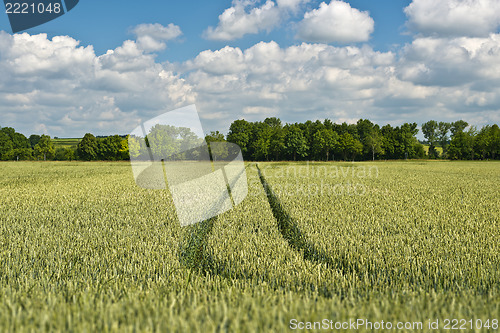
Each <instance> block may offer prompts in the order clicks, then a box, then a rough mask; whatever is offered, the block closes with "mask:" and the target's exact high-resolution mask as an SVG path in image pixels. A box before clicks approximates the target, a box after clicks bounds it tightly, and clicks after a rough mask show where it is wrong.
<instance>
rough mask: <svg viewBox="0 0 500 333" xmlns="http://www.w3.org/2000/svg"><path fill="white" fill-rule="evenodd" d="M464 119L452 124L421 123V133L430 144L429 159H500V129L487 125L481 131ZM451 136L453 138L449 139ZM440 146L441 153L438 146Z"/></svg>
mask: <svg viewBox="0 0 500 333" xmlns="http://www.w3.org/2000/svg"><path fill="white" fill-rule="evenodd" d="M468 126H469V124H468V123H467V122H465V121H463V120H459V121H456V122H453V123H446V122H442V121H441V122H437V121H435V120H430V121H428V122H426V123H424V124H422V133H423V134H424V136H425V138H426V140H427V142H428V143H429V152H428V155H429V157H430V158H439V157H441V158H450V159H471V160H474V159H496V158H499V156H500V128H499V127H498V125H496V124H495V125H486V126H484V127H483V128H481V130H479V131H478V130H477V128H476V127H475V126H470V127H469V129H468V130H467V131H466V130H465V129H466V128H467V127H468ZM448 134H450V136H448ZM437 146H440V147H441V149H442V152H441V154H440V153H439V152H438V151H437V149H436V147H437Z"/></svg>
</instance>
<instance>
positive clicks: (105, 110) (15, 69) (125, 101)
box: [0, 32, 195, 136]
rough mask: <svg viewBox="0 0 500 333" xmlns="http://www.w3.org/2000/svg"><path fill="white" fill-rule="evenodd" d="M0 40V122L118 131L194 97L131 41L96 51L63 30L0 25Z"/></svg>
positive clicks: (77, 131)
mask: <svg viewBox="0 0 500 333" xmlns="http://www.w3.org/2000/svg"><path fill="white" fill-rule="evenodd" d="M0 45H1V46H2V48H0V72H1V73H2V75H1V76H0V124H1V125H0V126H6V125H7V124H12V125H11V126H14V127H15V128H16V129H18V130H19V131H22V132H23V133H26V134H31V133H36V132H38V131H41V130H43V131H44V132H46V133H49V134H51V135H53V136H83V134H85V133H86V132H92V133H94V134H115V133H119V134H125V133H127V132H128V131H129V130H130V129H131V128H133V127H134V125H135V124H136V123H137V122H138V120H139V118H144V119H147V117H149V116H153V115H157V114H158V113H160V112H161V111H162V110H169V109H173V108H176V107H179V106H182V105H186V104H190V103H193V102H194V97H195V94H194V93H193V91H192V87H191V86H189V85H188V84H187V83H186V82H185V81H184V80H183V79H181V78H179V76H178V75H176V74H174V73H173V72H171V71H168V70H166V69H165V68H164V67H163V66H162V65H160V64H158V63H156V62H155V61H154V57H153V55H151V54H145V53H144V51H143V50H142V49H140V48H139V47H138V46H137V43H136V42H134V41H125V42H124V43H123V45H122V46H120V47H118V48H116V49H115V50H111V51H108V52H107V53H106V54H104V55H101V56H96V55H95V53H94V50H93V48H92V46H87V47H83V46H79V42H78V41H76V40H74V39H73V38H71V37H67V36H57V37H54V38H52V39H48V38H47V35H45V34H40V35H33V36H31V35H29V34H27V33H23V34H15V35H10V34H7V33H5V32H0Z"/></svg>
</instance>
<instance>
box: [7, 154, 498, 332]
mask: <svg viewBox="0 0 500 333" xmlns="http://www.w3.org/2000/svg"><path fill="white" fill-rule="evenodd" d="M0 165H1V170H2V171H1V173H0V331H38V330H43V331H68V330H70V328H71V330H73V331H88V332H94V331H112V332H122V331H130V332H132V331H169V332H194V331H199V332H214V331H228V332H234V331H251V332H253V331H258V332H286V331H289V330H290V321H291V320H292V319H297V321H301V322H307V321H321V320H322V319H328V320H332V321H333V322H346V321H349V320H356V319H358V318H360V319H364V320H369V321H371V322H375V321H377V322H380V321H382V320H383V321H384V322H386V323H387V322H391V323H394V325H396V323H397V322H403V323H406V322H409V323H411V325H418V324H414V323H418V322H422V323H423V324H422V328H423V329H419V328H418V326H413V327H414V328H413V329H408V328H407V329H401V330H396V329H393V331H394V332H428V331H429V329H428V320H429V319H431V320H433V321H435V320H436V319H439V320H440V323H441V324H440V325H441V326H440V328H441V329H440V330H434V331H433V332H438V331H443V321H444V320H445V319H453V318H455V319H465V320H467V321H468V320H472V323H473V324H472V325H486V323H487V325H488V326H489V329H485V328H484V326H482V327H483V329H482V330H480V329H476V328H477V326H474V329H472V330H470V329H468V330H467V331H478V332H479V331H485V332H495V331H498V329H496V330H495V329H493V328H494V327H498V320H499V319H500V242H499V239H500V192H499V191H498V184H499V183H500V162H449V161H434V162H424V161H408V162H405V161H400V162H374V163H371V162H360V163H340V162H329V163H326V162H323V163H321V162H318V163H307V162H297V163H257V164H256V163H247V168H246V170H247V177H248V184H249V193H248V196H247V198H246V199H245V200H244V201H243V203H241V204H240V205H239V206H237V207H236V208H234V209H233V210H231V211H228V212H226V213H224V214H222V215H220V216H218V217H216V218H213V219H210V220H208V221H204V222H202V223H199V224H196V225H194V226H190V227H185V228H181V227H180V226H179V223H178V221H177V217H176V214H175V208H174V206H173V203H172V198H171V197H170V194H169V192H168V191H161V190H156V191H154V190H144V189H141V188H138V187H137V186H136V185H135V183H134V179H133V176H132V172H131V168H130V165H129V163H125V162H4V163H1V164H0ZM477 319H479V320H481V322H479V321H477ZM495 320H496V321H495ZM467 325H469V324H468V323H467ZM494 325H497V326H494ZM344 331H356V332H367V331H373V330H372V329H369V328H366V327H365V326H362V327H358V328H357V329H356V330H352V329H351V330H344ZM380 331H383V330H380Z"/></svg>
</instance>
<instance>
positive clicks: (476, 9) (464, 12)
mask: <svg viewBox="0 0 500 333" xmlns="http://www.w3.org/2000/svg"><path fill="white" fill-rule="evenodd" d="M404 11H405V13H406V15H407V16H408V26H409V27H410V28H411V29H413V30H416V31H418V32H420V33H423V34H425V35H439V36H455V37H456V36H470V37H486V36H488V34H489V33H493V32H496V31H497V29H498V27H499V26H500V2H499V1H498V0H439V1H435V0H413V1H412V3H411V4H410V5H409V6H408V7H406V8H405V9H404Z"/></svg>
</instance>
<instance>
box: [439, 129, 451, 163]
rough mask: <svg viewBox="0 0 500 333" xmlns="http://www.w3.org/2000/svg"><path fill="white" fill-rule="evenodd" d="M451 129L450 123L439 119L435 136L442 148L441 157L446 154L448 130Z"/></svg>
mask: <svg viewBox="0 0 500 333" xmlns="http://www.w3.org/2000/svg"><path fill="white" fill-rule="evenodd" d="M450 129H451V124H450V123H446V122H444V121H440V122H439V124H438V128H437V138H438V141H439V144H440V145H441V148H443V157H446V156H447V153H446V152H447V149H448V140H449V138H448V132H449V131H450Z"/></svg>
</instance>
